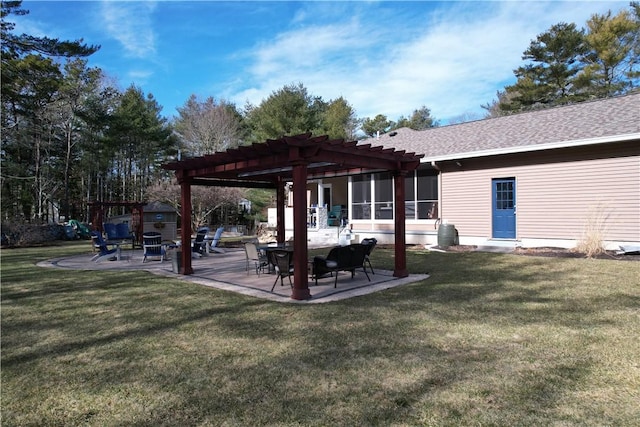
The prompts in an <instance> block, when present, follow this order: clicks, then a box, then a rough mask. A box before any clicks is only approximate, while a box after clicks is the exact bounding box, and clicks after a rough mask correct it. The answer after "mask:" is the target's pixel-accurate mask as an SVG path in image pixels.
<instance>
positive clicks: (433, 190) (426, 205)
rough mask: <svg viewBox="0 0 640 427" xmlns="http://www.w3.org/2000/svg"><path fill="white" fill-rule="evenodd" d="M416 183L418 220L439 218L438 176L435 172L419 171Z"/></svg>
mask: <svg viewBox="0 0 640 427" xmlns="http://www.w3.org/2000/svg"><path fill="white" fill-rule="evenodd" d="M416 181H417V187H418V194H417V196H418V197H417V200H416V202H417V205H418V212H417V214H418V219H435V218H438V175H437V174H436V172H434V171H430V170H419V171H417V174H416Z"/></svg>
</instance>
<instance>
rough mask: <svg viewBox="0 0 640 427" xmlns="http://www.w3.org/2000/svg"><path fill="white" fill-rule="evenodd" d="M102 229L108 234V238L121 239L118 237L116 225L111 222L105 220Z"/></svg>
mask: <svg viewBox="0 0 640 427" xmlns="http://www.w3.org/2000/svg"><path fill="white" fill-rule="evenodd" d="M102 229H103V230H104V234H106V235H107V240H119V239H118V230H117V229H116V225H115V224H113V223H111V222H105V223H104V224H102Z"/></svg>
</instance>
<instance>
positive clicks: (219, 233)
mask: <svg viewBox="0 0 640 427" xmlns="http://www.w3.org/2000/svg"><path fill="white" fill-rule="evenodd" d="M223 232H224V227H218V229H217V230H216V233H215V234H214V235H213V239H212V240H211V244H210V245H209V252H216V253H219V254H223V253H225V250H224V249H223V248H219V247H218V243H220V238H221V237H222V233H223Z"/></svg>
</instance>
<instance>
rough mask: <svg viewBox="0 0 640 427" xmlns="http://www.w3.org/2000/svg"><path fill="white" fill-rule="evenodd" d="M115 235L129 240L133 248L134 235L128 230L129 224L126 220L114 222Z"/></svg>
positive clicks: (120, 238)
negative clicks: (118, 222)
mask: <svg viewBox="0 0 640 427" xmlns="http://www.w3.org/2000/svg"><path fill="white" fill-rule="evenodd" d="M116 236H118V237H117V238H118V239H119V240H127V241H131V249H134V247H133V246H134V244H135V241H136V236H135V235H134V234H133V233H132V232H131V230H129V224H127V223H126V222H121V223H120V224H116Z"/></svg>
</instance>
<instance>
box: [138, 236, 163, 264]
mask: <svg viewBox="0 0 640 427" xmlns="http://www.w3.org/2000/svg"><path fill="white" fill-rule="evenodd" d="M142 251H143V256H142V262H145V261H146V260H147V258H149V257H154V258H160V262H162V261H164V259H165V257H166V255H167V251H166V249H165V247H164V245H163V244H162V235H161V234H160V233H158V232H155V231H154V232H148V233H145V234H143V235H142Z"/></svg>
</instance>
